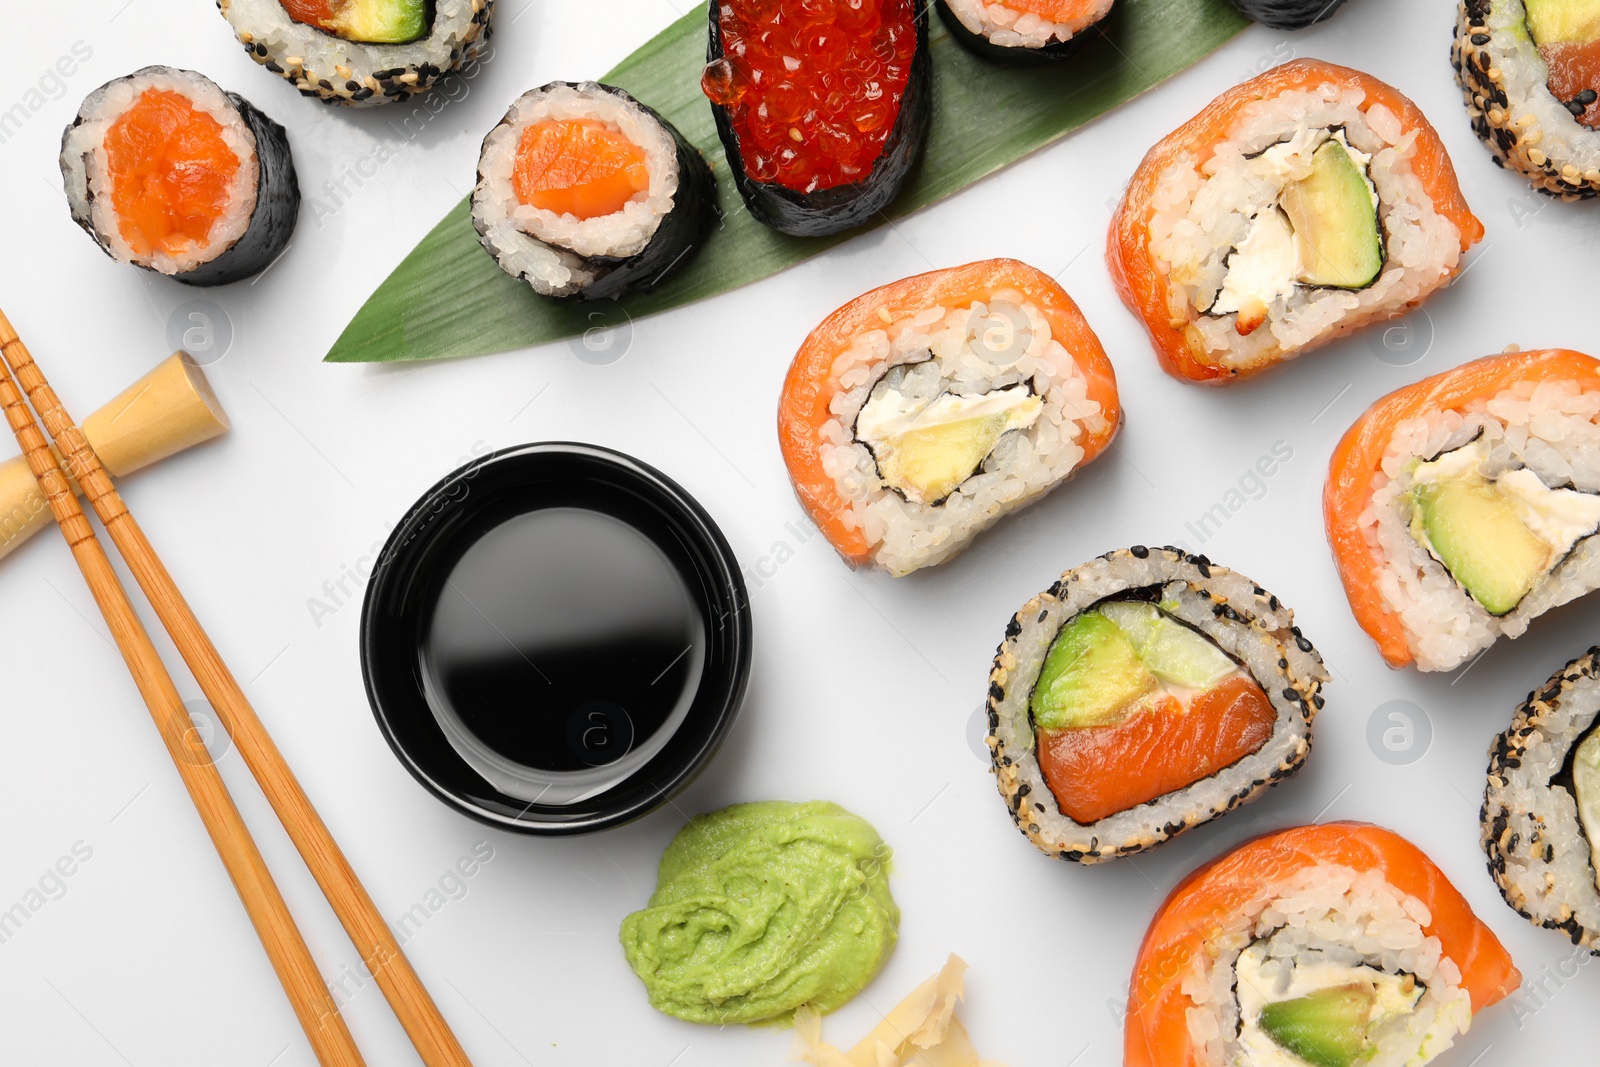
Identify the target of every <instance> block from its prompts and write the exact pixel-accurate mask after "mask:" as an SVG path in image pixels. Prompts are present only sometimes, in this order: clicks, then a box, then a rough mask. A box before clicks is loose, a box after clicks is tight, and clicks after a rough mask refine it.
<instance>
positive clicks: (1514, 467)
mask: <svg viewBox="0 0 1600 1067" xmlns="http://www.w3.org/2000/svg"><path fill="white" fill-rule="evenodd" d="M1597 414H1600V361H1597V360H1595V359H1593V358H1591V357H1589V356H1585V355H1582V354H1581V353H1578V352H1568V351H1563V350H1553V351H1539V352H1512V353H1507V354H1505V355H1499V356H1491V357H1489V358H1488V359H1480V360H1477V361H1476V362H1473V363H1467V364H1464V365H1463V366H1460V367H1456V368H1455V369H1454V370H1449V371H1446V372H1444V373H1443V374H1438V375H1435V376H1434V377H1432V378H1428V379H1425V380H1423V381H1420V382H1418V383H1417V384H1415V385H1410V386H1407V387H1405V388H1404V389H1400V390H1397V391H1396V392H1393V393H1390V394H1389V395H1388V396H1386V397H1384V398H1383V399H1382V400H1379V401H1378V402H1377V403H1375V404H1373V405H1372V407H1370V408H1368V409H1367V411H1366V413H1365V414H1364V415H1362V416H1361V418H1359V419H1357V420H1356V423H1355V425H1353V426H1351V427H1350V429H1349V430H1348V431H1346V433H1345V435H1344V438H1343V440H1341V441H1340V442H1339V446H1338V448H1336V449H1335V450H1334V453H1333V459H1332V461H1331V463H1330V464H1329V469H1328V481H1327V485H1326V487H1325V489H1324V491H1323V518H1324V520H1325V522H1326V524H1327V529H1328V543H1329V544H1330V545H1331V546H1332V548H1333V556H1334V561H1335V562H1336V563H1337V564H1338V567H1339V573H1340V576H1341V577H1342V578H1343V580H1344V589H1345V595H1346V596H1347V597H1348V598H1349V601H1350V607H1351V610H1352V611H1353V612H1354V613H1355V617H1356V621H1357V622H1359V623H1360V624H1361V627H1362V629H1364V630H1366V631H1367V633H1368V634H1369V635H1371V637H1372V639H1373V640H1374V641H1375V642H1376V643H1377V645H1378V650H1379V651H1380V652H1381V653H1382V654H1383V658H1384V659H1385V660H1386V661H1387V662H1388V664H1389V666H1391V667H1404V666H1406V665H1408V664H1411V663H1415V664H1416V665H1417V667H1418V668H1419V669H1420V670H1424V671H1447V670H1452V669H1454V668H1456V667H1459V666H1461V665H1462V664H1463V663H1466V662H1467V661H1469V660H1471V659H1472V658H1473V657H1475V656H1477V655H1478V654H1479V653H1480V652H1482V651H1483V650H1484V649H1486V648H1488V647H1489V646H1490V645H1492V644H1493V643H1494V642H1495V641H1496V640H1497V639H1498V638H1500V637H1502V636H1503V637H1513V638H1514V637H1520V636H1521V635H1522V634H1523V633H1524V632H1525V631H1526V630H1527V628H1528V624H1529V623H1530V622H1532V621H1533V620H1534V619H1535V618H1537V617H1538V616H1540V615H1542V614H1544V613H1545V612H1546V611H1549V610H1550V609H1551V608H1554V607H1557V606H1559V605H1561V604H1565V603H1567V602H1568V601H1570V600H1573V599H1576V598H1577V597H1580V596H1582V595H1583V594H1585V593H1587V592H1589V591H1590V590H1592V589H1594V588H1596V587H1597V586H1600V540H1597V539H1596V537H1595V533H1596V531H1597V529H1600V423H1597V421H1596V416H1597Z"/></svg>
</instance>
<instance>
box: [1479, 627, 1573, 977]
mask: <svg viewBox="0 0 1600 1067" xmlns="http://www.w3.org/2000/svg"><path fill="white" fill-rule="evenodd" d="M1482 821H1483V850H1484V852H1485V853H1486V854H1487V855H1488V857H1489V873H1490V874H1491V875H1493V876H1494V880H1495V884H1497V885H1498V886H1499V887H1500V895H1501V896H1503V897H1505V898H1506V903H1507V904H1510V905H1511V907H1512V908H1514V909H1516V911H1517V912H1518V913H1520V914H1521V915H1522V916H1523V917H1525V918H1527V919H1529V920H1531V921H1532V922H1533V924H1534V925H1535V926H1543V927H1546V928H1548V929H1551V930H1559V931H1560V932H1561V933H1563V934H1565V935H1566V936H1567V937H1569V938H1571V939H1572V943H1573V944H1574V945H1579V946H1581V947H1583V948H1586V949H1588V950H1589V951H1590V952H1593V953H1595V954H1597V955H1600V884H1597V882H1596V878H1597V876H1596V873H1595V872H1596V870H1597V869H1600V863H1597V862H1596V860H1595V856H1597V855H1600V648H1591V649H1590V650H1589V651H1588V653H1587V654H1586V655H1583V656H1579V657H1578V658H1577V659H1575V660H1573V661H1572V662H1571V663H1569V664H1567V665H1566V666H1565V667H1563V668H1561V670H1559V671H1557V672H1556V675H1555V677H1553V678H1551V679H1550V680H1549V681H1548V682H1546V683H1545V684H1544V686H1543V687H1541V688H1540V689H1538V690H1535V691H1534V692H1533V693H1530V694H1529V695H1528V700H1527V703H1525V704H1523V705H1522V706H1521V707H1520V708H1518V709H1517V713H1516V716H1515V717H1514V718H1513V719H1512V720H1511V728H1510V729H1509V730H1507V731H1506V732H1505V733H1503V734H1501V735H1500V736H1499V737H1497V738H1495V741H1494V744H1493V745H1491V746H1490V747H1489V783H1488V786H1487V787H1486V788H1485V790H1484V794H1483V815H1482Z"/></svg>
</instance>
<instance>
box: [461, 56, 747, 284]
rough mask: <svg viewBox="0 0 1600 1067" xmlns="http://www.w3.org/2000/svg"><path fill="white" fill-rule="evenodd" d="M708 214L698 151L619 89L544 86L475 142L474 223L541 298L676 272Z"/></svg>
mask: <svg viewBox="0 0 1600 1067" xmlns="http://www.w3.org/2000/svg"><path fill="white" fill-rule="evenodd" d="M715 215H716V186H715V185H714V183H713V182H712V179H711V169H710V168H709V167H707V166H706V161H705V160H704V159H703V158H701V156H700V152H699V150H698V149H696V148H695V147H694V145H692V144H690V143H689V142H688V141H687V140H685V139H684V137H683V135H682V134H680V133H679V132H678V131H677V130H676V129H674V128H673V126H672V124H671V123H669V122H668V121H667V120H666V119H664V118H662V117H661V116H660V115H658V114H656V113H655V112H654V111H652V110H651V109H650V108H648V107H646V106H645V105H643V104H641V103H639V101H637V100H635V99H634V98H633V97H631V96H629V95H628V94H627V93H625V92H623V91H622V90H621V89H617V88H613V87H612V86H609V85H601V84H599V83H597V82H581V83H573V82H551V83H550V84H549V85H546V86H543V87H542V88H538V89H534V90H531V91H530V92H527V93H524V94H523V95H522V96H520V97H518V98H517V101H516V103H514V104H512V105H511V110H509V111H507V112H506V116H505V118H503V119H501V120H500V124H499V125H498V126H496V127H495V128H494V129H493V130H490V131H489V136H487V137H485V138H484V139H483V152H482V154H481V155H480V156H479V157H478V183H477V186H476V187H475V188H474V189H473V190H472V225H473V228H475V229H476V230H477V231H478V240H479V242H480V243H481V244H482V245H483V247H484V248H485V249H486V250H487V251H488V252H489V254H490V255H491V256H493V257H494V260H495V262H496V263H498V264H499V265H500V269H501V270H503V271H505V272H506V273H507V274H509V275H511V276H512V277H513V278H520V279H522V280H523V281H525V282H527V283H528V284H529V285H530V286H532V287H533V290H534V292H536V293H540V294H542V295H544V296H561V297H564V296H581V297H584V298H586V299H600V298H602V297H615V296H620V295H621V294H623V293H625V292H628V291H630V290H635V289H648V288H650V287H651V286H653V285H655V284H656V283H657V282H659V281H660V280H661V279H662V278H663V277H665V276H666V275H667V274H668V273H669V272H670V271H672V270H674V269H676V268H678V267H680V266H682V265H683V264H684V263H685V262H686V261H687V260H688V258H689V254H690V253H691V252H692V251H694V249H695V248H696V247H697V246H698V245H699V244H700V243H701V241H702V240H703V239H704V238H705V234H706V230H707V228H708V227H709V226H710V225H711V220H712V219H713V218H714V217H715Z"/></svg>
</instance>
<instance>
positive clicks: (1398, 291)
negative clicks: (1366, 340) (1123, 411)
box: [1108, 60, 1483, 385]
mask: <svg viewBox="0 0 1600 1067" xmlns="http://www.w3.org/2000/svg"><path fill="white" fill-rule="evenodd" d="M1482 236H1483V225H1482V223H1480V222H1479V221H1478V220H1477V219H1476V218H1475V217H1474V216H1473V214H1472V212H1471V211H1470V210H1468V208H1467V204H1466V201H1465V200H1463V199H1462V196H1461V189H1460V186H1459V185H1458V184H1457V183H1456V175H1455V170H1454V168H1453V167H1452V166H1451V164H1450V157H1449V156H1448V155H1446V154H1445V149H1444V145H1443V144H1442V143H1441V142H1440V140H1439V136H1438V134H1437V133H1436V132H1434V129H1433V127H1432V126H1430V125H1429V124H1428V120H1427V119H1426V118H1424V117H1423V115H1422V112H1421V111H1419V110H1418V109H1417V107H1416V105H1415V104H1413V103H1412V102H1411V101H1410V100H1407V99H1406V98H1405V97H1404V96H1402V95H1400V93H1399V92H1398V91H1397V90H1395V89H1393V88H1391V87H1390V86H1388V85H1385V84H1384V83H1383V82H1380V81H1379V80H1378V79H1376V78H1374V77H1372V76H1370V75H1367V74H1363V73H1361V72H1359V71H1354V70H1349V69H1347V68H1345V67H1336V66H1334V65H1332V64H1330V63H1323V62H1320V61H1316V60H1297V61H1295V62H1293V63H1286V64H1284V65H1283V66H1281V67H1277V68H1276V69H1274V70H1270V71H1268V72H1267V73H1265V74H1263V75H1261V76H1260V77H1258V78H1254V79H1252V80H1250V81H1248V82H1245V83H1244V84H1242V85H1239V86H1236V87H1235V88H1233V89H1230V90H1228V91H1227V92H1226V93H1223V94H1222V96H1220V97H1218V98H1217V100H1216V101H1214V102H1213V103H1212V104H1211V106H1210V107H1208V108H1206V109H1205V110H1204V111H1202V112H1201V113H1200V114H1199V115H1198V116H1196V117H1195V118H1193V119H1191V120H1190V121H1189V122H1188V123H1186V124H1185V125H1184V126H1182V127H1180V128H1179V129H1178V130H1177V131H1176V132H1175V133H1173V134H1171V135H1170V136H1168V137H1167V138H1166V139H1165V140H1163V141H1162V142H1161V143H1160V144H1158V145H1156V147H1155V148H1153V149H1151V151H1150V154H1149V155H1147V156H1145V159H1144V162H1143V163H1141V164H1140V166H1139V169H1138V172H1137V173H1136V174H1135V175H1134V176H1133V181H1132V183H1131V184H1130V185H1129V187H1128V192H1127V194H1126V196H1125V197H1124V198H1123V201H1122V205H1121V207H1120V208H1118V210H1117V213H1116V216H1115V218H1114V219H1113V221H1112V225H1111V235H1110V241H1109V249H1108V259H1109V261H1110V266H1111V272H1112V276H1113V278H1114V280H1115V281H1116V284H1117V288H1118V290H1119V291H1120V292H1121V294H1122V299H1123V301H1124V302H1125V303H1126V304H1127V305H1128V307H1129V308H1130V309H1131V310H1132V311H1133V312H1134V313H1135V314H1136V315H1138V316H1139V317H1140V318H1141V319H1142V320H1143V321H1144V324H1145V327H1146V329H1147V330H1149V332H1150V336H1151V338H1152V340H1153V341H1154V342H1155V346H1156V351H1157V352H1158V353H1159V355H1160V358H1161V364H1162V366H1163V367H1165V368H1166V370H1167V372H1168V373H1169V374H1171V375H1173V376H1174V377H1177V378H1180V379H1182V380H1185V381H1191V382H1199V383H1203V384H1211V385H1226V384H1228V383H1230V382H1233V381H1236V380H1238V379H1240V378H1244V377H1247V376H1249V375H1252V374H1256V373H1258V372H1259V371H1262V370H1265V369H1266V368H1267V367H1270V366H1272V365H1274V364H1276V363H1279V362H1282V361H1283V360H1286V359H1292V358H1294V357H1295V356H1297V355H1299V354H1301V353H1302V352H1305V351H1306V350H1308V349H1310V348H1312V347H1314V346H1316V345H1319V344H1322V343H1324V342H1326V341H1330V340H1332V339H1333V338H1335V337H1338V336H1340V335H1342V334H1345V333H1348V332H1350V331H1351V330H1354V329H1356V328H1357V327H1359V326H1362V325H1364V324H1366V323H1368V322H1372V321H1374V320H1379V319H1386V318H1389V317H1391V316H1393V315H1394V314H1396V313H1397V312H1399V311H1401V310H1402V309H1404V308H1407V307H1410V306H1411V305H1413V304H1416V303H1418V302H1419V301H1421V300H1423V299H1424V298H1426V297H1427V296H1428V295H1429V294H1431V293H1432V292H1434V291H1435V290H1436V289H1439V288H1440V287H1442V286H1444V285H1445V284H1447V283H1448V282H1449V281H1450V280H1451V278H1453V277H1454V276H1455V274H1456V273H1458V272H1459V270H1460V268H1461V260H1462V256H1463V255H1464V254H1465V253H1466V251H1467V249H1469V248H1471V247H1472V245H1473V244H1475V243H1476V242H1477V241H1478V240H1479V239H1480V238H1481V237H1482Z"/></svg>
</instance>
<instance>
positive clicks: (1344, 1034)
mask: <svg viewBox="0 0 1600 1067" xmlns="http://www.w3.org/2000/svg"><path fill="white" fill-rule="evenodd" d="M1375 1001H1376V995H1375V994H1374V993H1373V991H1372V989H1371V987H1370V986H1365V985H1347V986H1334V987H1333V988H1331V989H1320V990H1318V991H1317V992H1315V993H1312V994H1311V995H1309V996H1304V997H1298V998H1296V999H1294V1000H1280V1001H1277V1002H1276V1003H1273V1004H1268V1005H1266V1006H1264V1007H1263V1008H1262V1009H1261V1017H1260V1020H1259V1024H1260V1026H1261V1032H1262V1033H1264V1034H1266V1035H1267V1036H1268V1037H1270V1038H1271V1039H1272V1040H1273V1042H1275V1043H1276V1044H1277V1045H1278V1046H1279V1047H1280V1048H1282V1049H1284V1050H1285V1051H1286V1052H1290V1053H1292V1054H1293V1055H1295V1056H1298V1057H1299V1058H1300V1059H1302V1060H1304V1061H1305V1062H1307V1063H1309V1064H1311V1065H1312V1067H1352V1065H1353V1064H1355V1062H1356V1061H1357V1060H1359V1059H1360V1058H1361V1055H1362V1053H1363V1052H1365V1051H1366V1047H1367V1026H1368V1022H1369V1020H1370V1019H1371V1018H1372V1006H1373V1004H1374V1002H1375Z"/></svg>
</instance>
